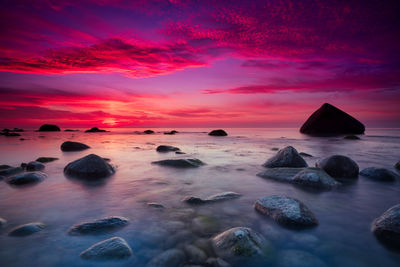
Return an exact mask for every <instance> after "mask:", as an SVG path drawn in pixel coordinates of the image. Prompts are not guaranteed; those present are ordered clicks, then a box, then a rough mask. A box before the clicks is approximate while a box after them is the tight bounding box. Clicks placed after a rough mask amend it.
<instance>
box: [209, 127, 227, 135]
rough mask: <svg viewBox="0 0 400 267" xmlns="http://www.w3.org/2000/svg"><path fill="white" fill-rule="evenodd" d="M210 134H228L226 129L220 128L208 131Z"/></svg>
mask: <svg viewBox="0 0 400 267" xmlns="http://www.w3.org/2000/svg"><path fill="white" fill-rule="evenodd" d="M208 135H211V136H227V135H228V134H227V133H226V132H225V131H224V130H222V129H218V130H212V131H211V132H209V133H208Z"/></svg>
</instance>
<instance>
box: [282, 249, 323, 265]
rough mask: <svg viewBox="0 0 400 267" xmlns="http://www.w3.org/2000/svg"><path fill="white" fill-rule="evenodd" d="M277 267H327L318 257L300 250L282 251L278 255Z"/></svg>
mask: <svg viewBox="0 0 400 267" xmlns="http://www.w3.org/2000/svg"><path fill="white" fill-rule="evenodd" d="M277 261H278V266H279V267H327V265H326V264H325V263H324V262H323V261H322V260H321V259H319V258H318V257H316V256H314V255H312V254H310V253H309V252H306V251H301V250H293V249H288V250H283V251H281V252H280V253H278V259H277Z"/></svg>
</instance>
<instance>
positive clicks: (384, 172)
mask: <svg viewBox="0 0 400 267" xmlns="http://www.w3.org/2000/svg"><path fill="white" fill-rule="evenodd" d="M360 175H362V176H365V177H368V178H371V179H373V180H377V181H382V182H393V181H396V179H399V178H400V176H399V175H397V174H396V173H394V172H392V171H390V170H388V169H384V168H374V167H370V168H365V169H364V170H362V171H361V172H360Z"/></svg>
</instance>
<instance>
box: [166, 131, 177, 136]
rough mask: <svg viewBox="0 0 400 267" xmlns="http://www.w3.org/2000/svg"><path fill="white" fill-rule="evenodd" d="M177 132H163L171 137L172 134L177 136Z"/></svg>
mask: <svg viewBox="0 0 400 267" xmlns="http://www.w3.org/2000/svg"><path fill="white" fill-rule="evenodd" d="M177 133H178V131H175V130H172V131H170V132H164V134H169V135H173V134H177Z"/></svg>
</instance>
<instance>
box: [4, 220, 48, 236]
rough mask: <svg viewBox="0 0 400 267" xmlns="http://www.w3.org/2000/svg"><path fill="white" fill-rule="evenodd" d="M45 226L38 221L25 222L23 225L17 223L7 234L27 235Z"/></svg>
mask: <svg viewBox="0 0 400 267" xmlns="http://www.w3.org/2000/svg"><path fill="white" fill-rule="evenodd" d="M44 228H45V225H44V224H43V223H40V222H33V223H27V224H23V225H19V226H17V227H15V228H13V229H11V231H10V232H9V233H8V235H9V236H27V235H31V234H34V233H37V232H39V231H42V230H43V229H44Z"/></svg>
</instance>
